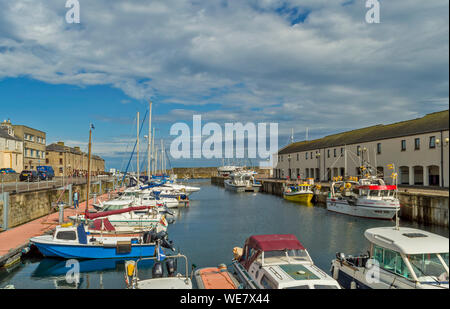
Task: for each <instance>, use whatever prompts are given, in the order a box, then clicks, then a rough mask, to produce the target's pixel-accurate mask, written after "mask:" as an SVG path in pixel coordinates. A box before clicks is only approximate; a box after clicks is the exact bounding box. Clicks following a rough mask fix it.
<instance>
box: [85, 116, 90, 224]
mask: <svg viewBox="0 0 450 309" xmlns="http://www.w3.org/2000/svg"><path fill="white" fill-rule="evenodd" d="M91 143H92V124H91V125H90V127H89V146H88V174H87V188H86V209H85V214H86V215H87V213H88V208H89V188H90V187H91Z"/></svg>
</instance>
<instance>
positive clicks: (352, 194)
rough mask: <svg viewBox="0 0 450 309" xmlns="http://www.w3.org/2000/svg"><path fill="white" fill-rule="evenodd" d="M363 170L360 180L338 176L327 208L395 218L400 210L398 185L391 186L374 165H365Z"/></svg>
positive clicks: (379, 217)
mask: <svg viewBox="0 0 450 309" xmlns="http://www.w3.org/2000/svg"><path fill="white" fill-rule="evenodd" d="M361 172H362V173H364V174H363V175H364V176H362V177H361V178H360V179H358V178H357V177H348V178H347V179H345V180H344V179H343V178H342V177H336V178H335V179H334V181H333V182H332V183H331V188H330V193H329V195H328V197H327V209H328V210H330V211H334V212H338V213H342V214H346V215H351V216H356V217H364V218H372V219H384V220H391V219H393V218H394V216H395V214H396V213H397V211H399V209H400V201H399V199H398V197H397V193H398V188H397V184H396V183H395V184H392V185H387V184H386V183H385V182H384V180H383V179H382V178H380V177H378V176H377V175H376V172H373V169H372V168H371V167H370V166H361ZM393 175H394V176H396V174H395V173H393ZM395 179H396V178H395Z"/></svg>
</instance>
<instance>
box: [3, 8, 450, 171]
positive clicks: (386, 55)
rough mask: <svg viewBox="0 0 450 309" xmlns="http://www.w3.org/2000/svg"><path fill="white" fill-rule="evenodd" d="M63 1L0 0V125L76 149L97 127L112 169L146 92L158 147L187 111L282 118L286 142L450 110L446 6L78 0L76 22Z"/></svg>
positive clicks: (219, 117) (229, 117) (122, 156)
mask: <svg viewBox="0 0 450 309" xmlns="http://www.w3.org/2000/svg"><path fill="white" fill-rule="evenodd" d="M65 2H66V1H65V0H15V1H0V120H1V121H3V120H4V119H11V121H12V122H13V123H15V124H23V125H27V126H30V127H33V128H36V129H39V130H42V131H45V132H46V133H47V143H48V144H50V143H53V142H57V141H64V142H65V143H66V144H67V145H69V146H80V147H81V148H82V149H87V142H88V136H89V124H90V123H93V124H94V125H95V130H94V133H93V136H94V139H93V152H94V153H96V154H98V155H101V156H102V157H103V158H105V160H106V167H107V169H109V168H111V167H114V168H123V166H124V165H126V164H127V162H128V159H129V156H130V152H131V149H132V147H133V144H134V140H135V136H136V113H137V112H138V111H139V112H140V114H141V119H142V116H143V115H144V114H145V112H146V110H147V108H148V103H147V101H148V100H149V99H150V100H152V102H153V112H152V123H153V125H154V126H155V127H156V135H157V138H158V143H159V139H163V140H164V143H165V145H166V148H168V147H170V143H171V142H172V141H173V139H174V138H175V137H176V136H170V134H169V132H170V128H171V126H172V125H173V124H174V123H176V122H184V123H186V124H188V125H189V126H192V116H193V115H201V116H202V121H203V123H207V122H216V123H218V124H220V125H224V123H236V122H242V123H247V122H253V123H278V133H279V136H278V143H279V146H280V147H282V146H285V145H286V143H287V142H288V141H289V136H290V134H291V130H292V129H293V130H294V139H295V140H296V141H299V140H304V139H305V130H306V128H308V131H309V138H310V139H312V138H320V137H322V136H325V135H329V134H333V133H337V132H342V131H346V130H351V129H356V128H361V127H366V126H370V125H375V124H387V123H392V122H397V121H403V120H408V119H413V118H417V117H422V116H424V115H425V114H427V113H431V112H436V111H441V110H444V109H448V106H449V99H448V98H449V80H448V77H449V71H448V70H449V69H448V68H449V63H448V59H449V16H448V14H449V13H448V12H449V2H448V0H431V1H418V0H396V1H384V0H382V1H379V3H380V23H371V24H370V23H367V22H366V20H365V15H366V13H367V11H368V10H369V9H368V8H366V5H365V4H366V1H365V0H354V1H349V0H342V1H339V0H336V1H330V0H303V1H302V0H286V1H282V0H246V1H244V0H207V1H206V0H204V1H200V0H191V1H185V0H165V1H156V0H149V1H144V0H128V1H107V0H89V1H87V0H79V3H80V23H79V24H76V23H73V24H69V23H67V22H66V18H65V16H66V13H67V11H68V10H69V9H68V8H66V7H65ZM144 130H147V129H146V128H144ZM141 138H142V139H143V136H141ZM141 147H144V148H145V146H143V145H142V146H141ZM170 162H171V165H172V166H214V165H217V164H219V163H221V160H218V159H216V160H207V159H205V158H202V159H195V160H190V159H179V160H175V159H174V158H172V159H171V160H170Z"/></svg>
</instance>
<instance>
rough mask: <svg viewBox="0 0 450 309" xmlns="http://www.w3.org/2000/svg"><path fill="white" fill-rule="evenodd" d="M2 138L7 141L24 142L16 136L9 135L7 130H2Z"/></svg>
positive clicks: (0, 135)
mask: <svg viewBox="0 0 450 309" xmlns="http://www.w3.org/2000/svg"><path fill="white" fill-rule="evenodd" d="M0 137H1V138H6V139H12V140H15V141H19V142H21V141H22V140H21V139H20V138H18V137H16V136H11V135H9V134H8V131H7V129H4V128H0Z"/></svg>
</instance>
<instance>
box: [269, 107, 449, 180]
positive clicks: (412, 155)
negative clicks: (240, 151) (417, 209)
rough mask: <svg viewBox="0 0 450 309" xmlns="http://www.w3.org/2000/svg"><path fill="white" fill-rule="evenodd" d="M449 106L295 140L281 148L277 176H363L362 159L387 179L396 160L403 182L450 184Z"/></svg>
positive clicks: (319, 178)
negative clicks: (400, 119) (413, 116)
mask: <svg viewBox="0 0 450 309" xmlns="http://www.w3.org/2000/svg"><path fill="white" fill-rule="evenodd" d="M449 147H450V146H449V111H448V110H446V111H441V112H436V113H431V114H427V115H425V116H424V117H422V118H418V119H412V120H408V121H403V122H398V123H393V124H389V125H376V126H371V127H367V128H362V129H357V130H352V131H348V132H343V133H338V134H333V135H329V136H326V137H323V138H320V139H316V140H311V141H302V142H296V143H292V144H290V145H288V146H286V147H284V148H282V149H280V150H279V151H278V154H277V158H276V160H277V164H276V167H275V169H274V176H275V177H276V178H287V177H289V178H291V179H295V178H298V177H300V178H302V179H304V178H314V179H315V180H316V181H329V180H331V179H332V177H335V176H358V175H359V166H360V165H361V163H362V161H363V160H366V161H368V162H369V163H370V164H371V165H372V166H375V167H376V168H377V170H378V171H379V173H380V174H383V175H384V178H385V180H386V181H387V182H391V181H392V170H389V169H388V167H387V166H388V164H393V165H394V167H395V171H396V172H397V174H398V176H397V181H398V184H403V185H419V186H440V187H448V186H449Z"/></svg>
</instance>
